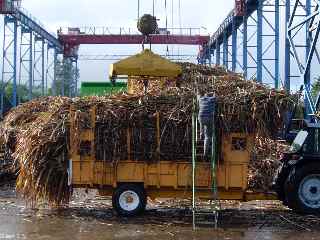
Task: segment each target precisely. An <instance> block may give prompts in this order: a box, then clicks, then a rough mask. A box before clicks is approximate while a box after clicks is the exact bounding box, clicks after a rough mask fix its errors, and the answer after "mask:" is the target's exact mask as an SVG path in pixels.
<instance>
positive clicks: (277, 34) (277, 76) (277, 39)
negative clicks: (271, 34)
mask: <svg viewBox="0 0 320 240" xmlns="http://www.w3.org/2000/svg"><path fill="white" fill-rule="evenodd" d="M274 8H275V11H274V12H275V40H274V41H275V50H274V51H275V66H274V80H275V83H274V87H275V88H276V89H279V88H280V0H275V3H274Z"/></svg>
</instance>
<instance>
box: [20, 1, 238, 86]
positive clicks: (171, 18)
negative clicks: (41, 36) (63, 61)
mask: <svg viewBox="0 0 320 240" xmlns="http://www.w3.org/2000/svg"><path fill="white" fill-rule="evenodd" d="M39 2H40V1H39V0H28V1H22V6H23V7H24V8H25V9H27V10H28V12H30V13H31V14H32V15H33V16H35V17H36V18H37V19H39V20H40V21H41V22H42V23H43V24H44V25H45V26H46V27H47V29H48V30H50V31H52V32H56V30H57V29H58V28H60V27H83V26H97V27H99V26H103V27H110V28H114V29H119V28H120V27H124V28H136V20H137V15H138V11H137V5H138V4H137V2H138V1H137V0H46V1H41V4H39ZM180 3H181V8H180V13H181V19H180V18H179V0H167V14H166V11H165V0H155V15H156V16H157V18H158V19H160V21H159V27H165V22H166V21H165V20H166V18H167V19H168V27H169V28H171V27H172V26H173V27H179V26H182V27H186V28H188V27H195V28H200V27H201V28H202V33H207V34H209V33H212V32H214V31H215V30H216V29H217V27H218V26H219V24H220V23H221V22H222V20H223V19H224V18H225V17H226V16H227V14H228V13H229V12H230V11H231V9H232V8H233V6H234V0H224V1H221V0H197V1H196V0H180ZM172 4H173V8H172ZM140 5H141V7H140V14H141V15H142V14H144V13H152V0H140ZM172 13H173V15H172ZM166 16H167V17H166ZM172 23H173V24H172ZM205 29H207V30H205ZM114 31H118V30H114ZM140 50H141V47H140V46H127V45H122V46H119V45H117V46H88V45H84V46H81V48H80V52H79V54H90V55H95V54H134V53H136V52H138V51H140ZM154 50H155V51H156V52H158V53H159V54H164V53H165V51H166V46H158V47H155V48H154ZM169 51H170V54H178V53H180V54H192V55H195V54H196V53H197V51H198V47H196V46H194V47H178V46H173V47H170V48H169ZM110 63H112V62H110V61H85V62H84V61H81V62H80V63H79V64H80V70H81V72H80V74H81V81H103V80H104V81H106V80H107V79H108V65H109V64H110Z"/></svg>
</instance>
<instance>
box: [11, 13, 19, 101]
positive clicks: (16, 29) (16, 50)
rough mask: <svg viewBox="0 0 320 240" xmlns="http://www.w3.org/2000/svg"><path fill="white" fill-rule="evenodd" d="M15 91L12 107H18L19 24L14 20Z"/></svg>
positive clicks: (13, 91)
mask: <svg viewBox="0 0 320 240" xmlns="http://www.w3.org/2000/svg"><path fill="white" fill-rule="evenodd" d="M13 28H14V30H13V34H14V41H13V44H14V46H13V79H12V80H13V82H12V85H13V90H12V105H13V106H14V107H15V106H17V55H18V22H17V19H13Z"/></svg>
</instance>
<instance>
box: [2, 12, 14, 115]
mask: <svg viewBox="0 0 320 240" xmlns="http://www.w3.org/2000/svg"><path fill="white" fill-rule="evenodd" d="M3 33H4V37H3V61H2V78H1V93H0V94H1V104H0V107H1V109H0V114H1V115H2V116H3V113H4V111H5V110H7V109H8V108H10V107H14V106H17V48H18V46H17V45H18V22H17V19H15V18H13V17H11V16H5V18H4V31H3ZM10 85H11V86H10ZM8 87H12V93H11V96H10V95H8V94H10V93H9V91H8Z"/></svg>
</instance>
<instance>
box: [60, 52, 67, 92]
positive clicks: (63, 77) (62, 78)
mask: <svg viewBox="0 0 320 240" xmlns="http://www.w3.org/2000/svg"><path fill="white" fill-rule="evenodd" d="M66 61H67V59H66V58H65V57H63V60H62V68H63V69H64V68H65V66H66ZM63 74H65V71H63ZM65 77H66V76H62V77H61V96H64V95H65V90H64V87H65V80H66V79H65Z"/></svg>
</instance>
